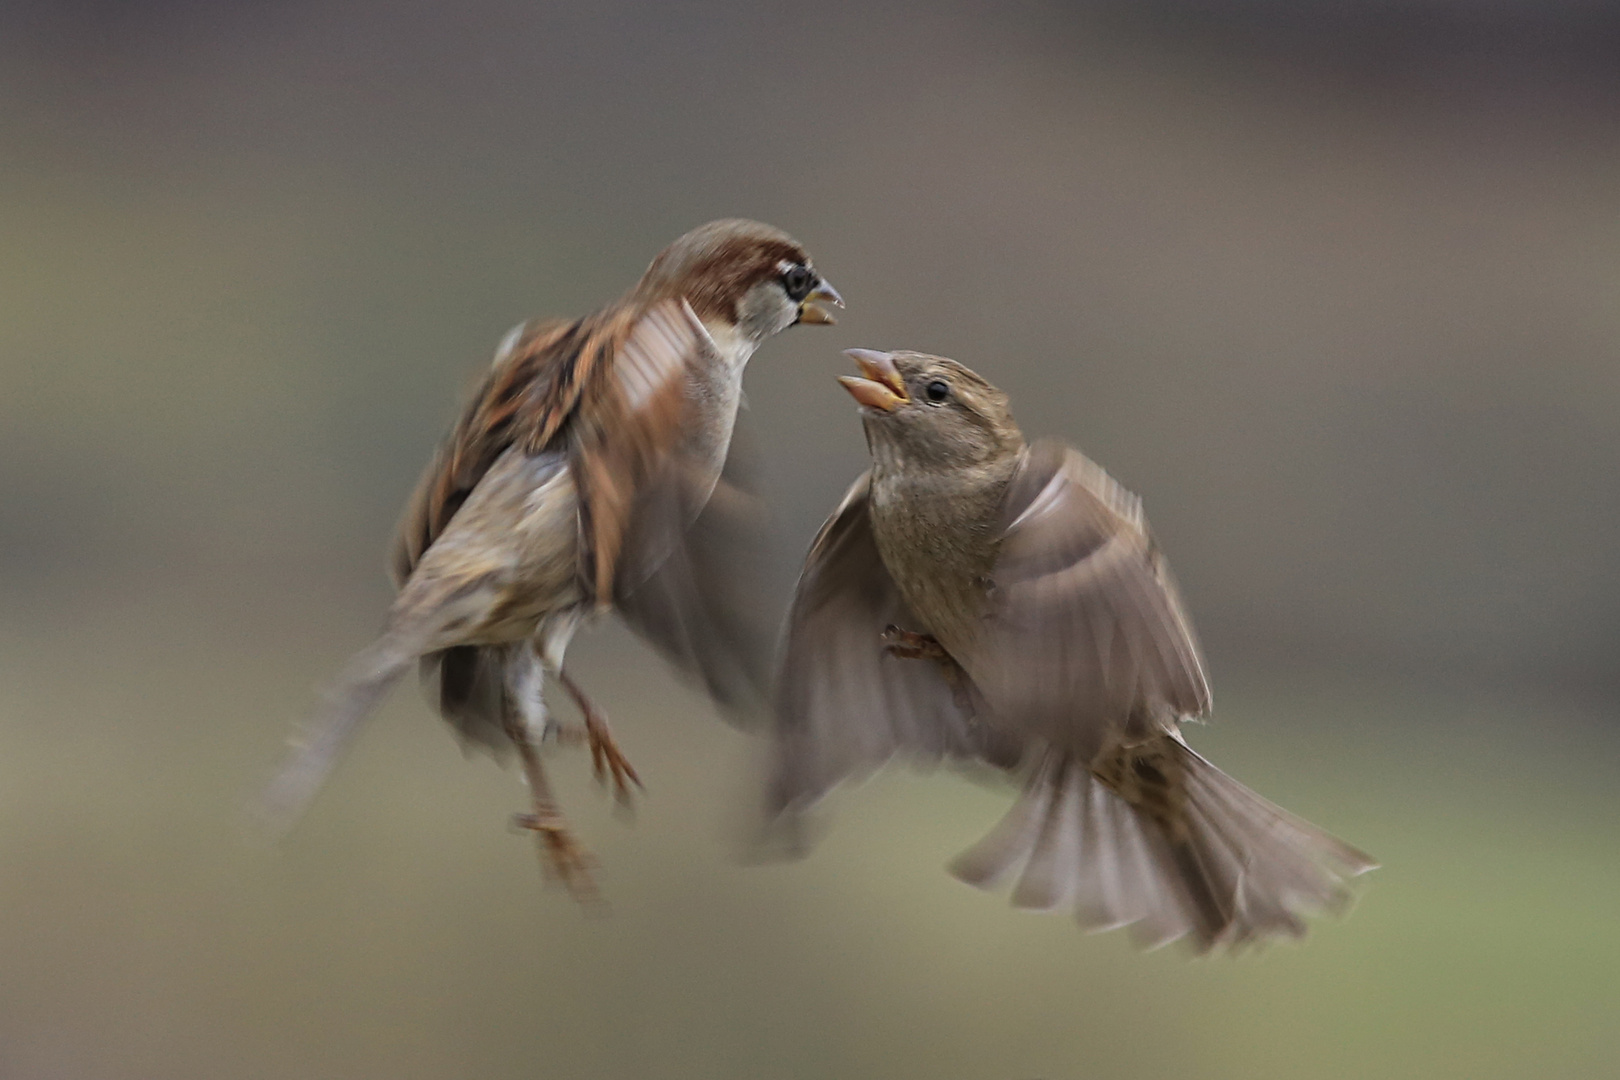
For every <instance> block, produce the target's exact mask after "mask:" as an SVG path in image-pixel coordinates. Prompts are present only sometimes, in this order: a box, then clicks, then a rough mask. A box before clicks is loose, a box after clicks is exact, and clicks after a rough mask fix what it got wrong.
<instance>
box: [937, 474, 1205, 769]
mask: <svg viewBox="0 0 1620 1080" xmlns="http://www.w3.org/2000/svg"><path fill="white" fill-rule="evenodd" d="M960 659H962V661H963V664H964V666H965V667H967V669H968V670H969V671H970V672H971V673H972V675H973V677H974V680H975V681H976V682H977V683H978V685H979V687H980V688H981V689H982V690H983V692H984V693H985V695H986V697H987V698H988V699H989V700H990V702H991V704H992V706H993V707H994V708H995V709H996V711H997V712H998V714H1001V715H1005V716H1008V717H1017V718H1019V720H1020V722H1021V723H1026V722H1027V723H1029V724H1032V725H1034V726H1035V727H1037V728H1038V730H1039V732H1040V734H1042V735H1043V736H1044V737H1045V738H1047V739H1049V740H1051V741H1053V742H1054V743H1056V744H1057V745H1060V746H1063V747H1065V748H1068V749H1072V750H1075V751H1077V752H1079V753H1081V754H1082V756H1083V757H1085V758H1087V759H1089V756H1090V755H1091V754H1092V753H1094V752H1095V750H1096V748H1097V747H1098V746H1100V745H1101V742H1102V741H1103V740H1104V739H1105V738H1106V737H1107V736H1108V735H1110V734H1112V733H1135V732H1133V731H1132V729H1133V728H1135V727H1136V726H1137V725H1140V724H1142V723H1150V724H1154V725H1157V724H1158V723H1162V721H1163V719H1165V718H1166V714H1167V713H1169V714H1171V715H1173V716H1176V717H1179V716H1186V715H1192V716H1197V715H1201V714H1203V713H1206V712H1208V711H1209V707H1210V696H1209V685H1208V683H1207V682H1206V680H1205V677H1204V664H1203V659H1202V657H1201V656H1200V655H1199V650H1198V644H1197V642H1196V641H1195V640H1194V638H1193V631H1192V624H1191V623H1190V622H1189V621H1188V619H1187V616H1186V614H1185V612H1184V611H1183V610H1182V606H1181V601H1180V598H1179V597H1178V596H1177V594H1176V590H1175V585H1174V583H1173V582H1172V581H1171V579H1170V574H1169V569H1168V567H1166V565H1165V563H1164V560H1163V559H1162V558H1161V557H1160V555H1159V552H1158V549H1157V547H1156V546H1155V545H1154V543H1153V538H1152V536H1151V535H1150V534H1149V533H1148V530H1147V523H1146V522H1145V521H1144V520H1143V517H1142V508H1141V503H1140V502H1139V501H1138V500H1137V499H1136V497H1135V496H1133V495H1132V494H1131V493H1130V492H1128V491H1126V490H1125V489H1124V488H1122V487H1120V486H1119V484H1117V483H1115V482H1114V480H1113V479H1112V478H1111V477H1109V476H1108V474H1107V473H1105V472H1103V470H1102V469H1101V468H1100V467H1099V466H1097V465H1096V464H1094V463H1092V462H1091V461H1089V460H1087V459H1086V458H1085V457H1083V456H1082V455H1081V454H1080V453H1079V452H1077V451H1075V450H1071V449H1069V448H1067V447H1065V446H1062V445H1061V444H1058V443H1052V442H1043V443H1038V444H1036V445H1035V446H1033V447H1031V448H1030V450H1029V451H1028V453H1027V454H1026V455H1025V459H1024V462H1023V464H1022V465H1021V467H1020V470H1019V472H1018V474H1017V475H1016V476H1015V478H1014V480H1013V482H1012V485H1011V487H1010V489H1009V491H1008V499H1007V503H1006V510H1005V511H1004V515H1003V532H1002V539H1001V547H1000V551H999V553H998V555H997V559H996V566H995V571H994V574H993V589H992V591H991V600H990V611H989V614H988V615H987V617H986V619H985V622H984V624H983V632H982V633H981V635H980V636H979V637H978V638H977V640H976V642H975V644H974V646H973V648H972V650H971V653H970V654H969V655H967V656H964V657H961V658H960ZM1140 733H1143V734H1145V733H1146V731H1145V730H1143V731H1141V732H1140Z"/></svg>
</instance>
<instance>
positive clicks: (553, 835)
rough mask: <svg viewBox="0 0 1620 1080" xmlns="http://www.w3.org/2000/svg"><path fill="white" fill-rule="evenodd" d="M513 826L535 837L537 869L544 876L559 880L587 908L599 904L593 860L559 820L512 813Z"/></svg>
mask: <svg viewBox="0 0 1620 1080" xmlns="http://www.w3.org/2000/svg"><path fill="white" fill-rule="evenodd" d="M512 823H513V824H514V825H516V826H517V827H518V828H521V829H526V830H528V831H530V832H533V833H534V834H535V837H536V838H537V839H538V841H539V846H540V867H541V869H542V871H543V872H544V873H545V875H546V877H547V878H548V879H551V880H555V881H559V882H561V883H562V885H563V887H564V888H566V889H567V890H568V892H569V895H571V896H572V897H573V898H574V899H575V900H576V901H578V902H579V903H581V904H584V905H586V906H595V905H597V904H599V903H601V899H602V894H601V893H600V892H599V891H598V890H597V887H596V879H595V878H594V876H593V875H592V873H591V871H592V870H593V869H594V868H595V866H596V858H595V857H594V856H593V855H591V853H590V852H589V851H588V850H586V848H585V846H584V845H583V844H581V843H580V842H579V841H578V840H577V839H576V838H575V837H574V834H573V831H572V830H570V829H569V828H568V825H567V823H566V822H564V821H563V820H562V819H561V818H560V817H555V816H547V817H541V816H540V815H539V814H532V813H531V814H514V815H513V816H512Z"/></svg>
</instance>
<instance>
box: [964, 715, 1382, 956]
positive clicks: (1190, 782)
mask: <svg viewBox="0 0 1620 1080" xmlns="http://www.w3.org/2000/svg"><path fill="white" fill-rule="evenodd" d="M1173 753H1174V755H1175V759H1176V763H1177V765H1178V766H1179V769H1178V770H1177V771H1178V773H1179V775H1180V776H1181V777H1182V782H1183V784H1184V785H1185V786H1184V791H1185V800H1184V802H1183V803H1182V804H1181V805H1182V812H1181V814H1180V815H1179V817H1178V818H1177V819H1176V820H1175V821H1174V822H1173V823H1167V822H1166V821H1165V820H1164V817H1163V815H1162V814H1156V813H1151V812H1149V810H1148V809H1145V808H1144V807H1141V806H1135V805H1132V804H1131V803H1129V802H1127V801H1126V800H1125V799H1124V798H1122V797H1121V796H1120V795H1119V794H1117V793H1116V792H1115V791H1113V790H1111V789H1110V788H1109V787H1108V786H1106V785H1104V784H1103V783H1102V782H1101V781H1100V780H1098V779H1097V778H1096V777H1095V776H1094V775H1092V773H1091V772H1090V771H1089V770H1088V769H1087V768H1085V767H1084V766H1083V765H1081V764H1080V763H1079V762H1077V761H1075V760H1074V759H1073V758H1071V757H1069V756H1068V755H1066V754H1063V753H1061V752H1059V751H1049V752H1048V753H1047V754H1046V755H1045V757H1044V760H1042V761H1041V762H1040V763H1039V765H1038V766H1037V768H1036V769H1035V771H1034V773H1033V774H1032V775H1031V777H1030V780H1029V783H1028V784H1027V785H1026V787H1025V789H1024V792H1023V794H1022V795H1021V796H1020V798H1019V799H1018V801H1017V802H1016V803H1015V804H1014V805H1013V807H1012V809H1011V810H1010V811H1009V812H1008V814H1007V816H1006V817H1005V818H1003V819H1002V821H1001V822H1000V823H999V824H998V825H997V826H996V827H995V828H994V829H993V830H992V831H991V832H990V834H989V835H988V836H986V837H985V838H984V839H983V840H981V841H980V842H979V843H978V844H976V845H974V846H973V847H972V848H970V849H969V850H968V851H966V852H964V853H963V854H962V855H961V856H959V857H958V858H957V860H956V861H955V862H954V863H953V864H952V866H951V871H952V873H954V874H955V875H956V876H957V877H959V878H961V879H962V880H964V881H966V882H968V883H969V884H972V885H976V886H979V887H982V888H990V887H994V886H995V885H997V884H999V883H1001V882H1003V881H1006V880H1007V879H1009V878H1011V877H1013V876H1014V875H1015V874H1016V876H1017V882H1016V884H1015V885H1014V887H1013V892H1012V902H1013V904H1014V905H1015V906H1017V907H1021V908H1037V909H1045V910H1050V909H1054V908H1067V909H1071V910H1073V911H1074V913H1075V917H1076V919H1077V920H1078V922H1079V923H1080V925H1081V926H1083V927H1085V928H1086V929H1087V930H1093V931H1100V930H1112V929H1116V928H1118V927H1121V926H1129V927H1130V928H1131V932H1132V936H1133V937H1134V938H1136V939H1137V940H1138V941H1139V942H1140V943H1141V944H1143V945H1146V946H1149V947H1157V946H1159V945H1164V944H1168V943H1169V942H1171V941H1175V940H1177V939H1180V938H1189V939H1190V940H1191V941H1192V943H1193V945H1194V946H1195V947H1196V948H1197V949H1198V950H1199V951H1205V950H1208V949H1210V948H1212V947H1215V946H1217V945H1227V946H1235V945H1240V944H1246V943H1250V942H1256V941H1260V940H1264V939H1266V938H1271V937H1300V936H1302V935H1303V934H1304V933H1305V929H1306V927H1305V921H1304V918H1303V916H1304V915H1305V914H1312V913H1317V912H1324V911H1326V912H1332V911H1338V910H1340V909H1342V908H1343V907H1344V906H1345V904H1346V903H1348V901H1349V899H1350V897H1351V893H1350V888H1349V879H1350V878H1353V877H1355V876H1356V875H1358V874H1361V873H1363V872H1365V871H1367V870H1370V869H1372V868H1373V867H1374V866H1375V865H1376V864H1375V863H1374V862H1373V860H1372V859H1371V858H1369V857H1368V856H1367V855H1365V854H1363V853H1362V852H1360V851H1358V850H1356V849H1355V848H1353V847H1351V846H1350V845H1348V844H1346V843H1344V842H1343V841H1342V840H1339V839H1337V838H1336V837H1333V836H1330V835H1329V834H1327V833H1325V832H1323V831H1322V830H1320V829H1318V828H1316V827H1315V826H1313V825H1311V824H1309V823H1307V822H1305V821H1303V820H1301V819H1300V818H1297V817H1294V816H1293V815H1292V814H1289V813H1288V812H1287V811H1285V810H1282V809H1281V808H1280V807H1277V806H1275V805H1273V804H1272V803H1270V802H1267V801H1266V800H1265V799H1263V798H1261V797H1260V796H1259V795H1257V794H1255V793H1254V792H1252V791H1250V790H1249V789H1248V788H1246V787H1244V786H1243V785H1241V784H1239V783H1238V782H1237V781H1235V780H1233V779H1232V778H1230V777H1228V776H1227V775H1226V774H1225V773H1223V772H1221V771H1220V770H1219V769H1217V768H1215V766H1213V765H1211V764H1210V763H1209V762H1208V761H1205V760H1204V759H1203V758H1202V757H1200V756H1199V755H1198V754H1196V753H1194V752H1193V751H1192V750H1190V749H1188V748H1187V747H1186V746H1184V745H1183V744H1181V743H1180V742H1179V741H1177V742H1175V743H1174V749H1173Z"/></svg>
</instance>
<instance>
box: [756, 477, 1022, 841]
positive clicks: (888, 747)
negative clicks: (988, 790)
mask: <svg viewBox="0 0 1620 1080" xmlns="http://www.w3.org/2000/svg"><path fill="white" fill-rule="evenodd" d="M867 485H868V477H867V476H865V475H863V476H862V477H861V478H860V479H859V480H857V481H856V482H855V485H854V486H853V487H851V488H850V490H849V493H848V494H847V495H845V496H844V501H843V502H842V503H841V504H840V505H839V507H838V509H837V510H835V511H834V512H833V515H832V517H830V518H828V519H827V522H826V524H825V525H823V526H822V527H821V532H820V533H819V534H818V535H817V536H816V539H815V542H814V543H813V544H812V545H811V548H810V554H809V556H808V558H807V559H806V561H805V568H804V573H803V575H802V576H801V577H800V579H799V586H798V590H797V592H796V594H795V596H794V598H793V606H792V609H791V610H790V612H789V614H788V621H787V634H786V640H785V643H784V651H783V656H782V661H781V667H780V669H779V672H778V681H777V689H776V731H775V733H774V734H775V746H774V748H773V754H774V760H773V763H772V764H773V776H772V779H771V786H770V789H769V794H768V810H769V811H770V812H771V813H773V814H781V813H784V812H790V811H793V810H797V809H802V808H804V807H807V806H808V805H809V804H811V803H813V802H814V801H815V800H816V799H817V798H818V797H820V796H821V795H823V794H824V793H825V792H826V791H827V790H828V789H830V788H831V787H832V786H833V785H834V784H836V783H838V781H840V780H842V779H844V778H845V777H849V776H855V777H859V776H863V775H865V774H867V773H870V772H871V771H872V770H874V769H876V768H877V767H878V766H880V765H882V764H883V763H884V762H885V761H887V760H888V759H889V758H891V757H893V756H895V755H897V754H902V755H904V756H907V757H909V758H911V759H912V760H921V761H939V760H941V759H947V758H954V759H984V760H987V761H990V762H992V763H993V764H997V765H1002V766H1010V765H1012V764H1013V763H1015V761H1016V759H1017V753H1018V749H1017V747H1016V746H1014V745H1011V744H1010V743H1009V741H1008V740H1007V739H1006V738H1005V737H1004V736H1001V735H998V733H997V731H996V729H995V728H994V727H993V725H992V724H991V723H990V722H989V717H988V716H987V715H984V714H983V710H982V708H981V705H982V702H979V701H978V700H977V698H976V697H975V696H974V695H973V691H972V687H971V686H970V685H967V686H964V687H963V688H962V691H963V696H964V697H965V701H959V700H958V696H959V695H958V690H957V689H954V688H953V687H952V686H951V684H950V683H949V682H947V680H946V677H945V669H944V668H943V667H941V666H940V665H939V664H938V663H937V662H935V661H932V660H913V659H899V658H895V657H891V656H888V655H887V654H886V653H885V652H884V649H883V641H882V634H883V631H884V629H885V628H886V627H888V626H890V625H891V624H892V625H898V626H901V627H910V626H915V625H917V621H916V619H915V618H913V617H912V616H911V614H910V612H909V611H908V609H907V608H906V605H905V603H904V602H903V601H902V600H901V599H900V593H899V590H898V589H897V588H896V586H895V583H894V580H893V579H892V578H891V577H890V576H889V572H888V569H887V568H886V567H885V566H884V565H883V559H882V557H881V556H880V555H879V554H878V548H877V543H876V541H875V540H874V539H873V536H872V527H871V519H870V517H869V516H868V486H867Z"/></svg>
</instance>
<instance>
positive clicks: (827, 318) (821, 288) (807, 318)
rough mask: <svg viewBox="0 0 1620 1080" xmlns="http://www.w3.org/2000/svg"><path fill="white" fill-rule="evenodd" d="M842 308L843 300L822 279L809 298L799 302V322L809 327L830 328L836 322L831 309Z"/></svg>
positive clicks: (836, 291)
mask: <svg viewBox="0 0 1620 1080" xmlns="http://www.w3.org/2000/svg"><path fill="white" fill-rule="evenodd" d="M843 306H844V298H843V297H842V296H839V295H838V290H837V289H835V288H833V287H832V286H831V285H829V284H828V283H827V280H826V279H825V278H823V279H822V280H821V281H820V282H818V283H817V284H816V287H815V288H814V289H813V290H811V292H810V295H809V296H807V297H805V298H804V299H803V300H801V301H799V321H800V322H802V323H808V324H809V325H811V326H831V325H832V324H833V323H835V322H837V321H838V320H837V319H835V318H833V313H832V311H831V308H835V307H843Z"/></svg>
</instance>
